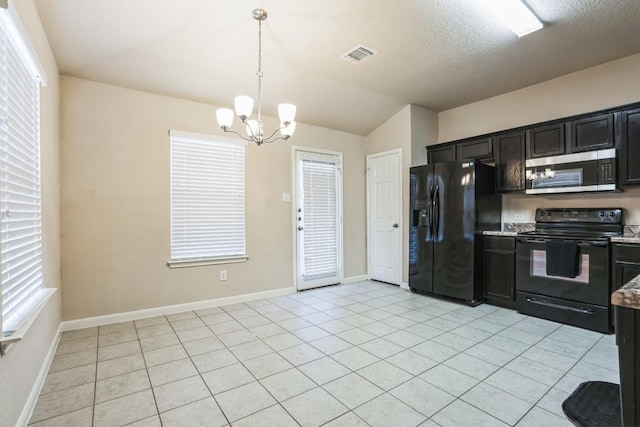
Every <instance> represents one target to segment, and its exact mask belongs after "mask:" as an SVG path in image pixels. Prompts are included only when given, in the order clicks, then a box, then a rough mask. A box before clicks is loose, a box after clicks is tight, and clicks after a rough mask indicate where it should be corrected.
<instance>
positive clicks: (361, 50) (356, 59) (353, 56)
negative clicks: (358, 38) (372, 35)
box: [340, 44, 378, 64]
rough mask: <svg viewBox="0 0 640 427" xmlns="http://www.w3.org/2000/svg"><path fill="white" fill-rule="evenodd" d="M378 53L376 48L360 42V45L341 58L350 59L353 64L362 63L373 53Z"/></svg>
mask: <svg viewBox="0 0 640 427" xmlns="http://www.w3.org/2000/svg"><path fill="white" fill-rule="evenodd" d="M377 54H378V52H376V51H375V50H373V49H370V48H368V47H365V46H362V45H361V44H359V45H358V46H356V47H354V48H353V49H351V50H349V51H348V52H347V53H345V54H344V55H342V56H341V57H340V58H342V59H344V60H345V61H349V62H351V63H352V64H360V63H362V62H364V61H366V60H367V59H369V58H371V57H372V56H373V55H377Z"/></svg>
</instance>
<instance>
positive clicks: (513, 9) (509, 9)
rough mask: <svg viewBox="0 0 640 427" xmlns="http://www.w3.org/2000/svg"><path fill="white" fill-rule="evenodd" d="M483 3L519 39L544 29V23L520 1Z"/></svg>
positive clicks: (489, 0) (486, 1)
mask: <svg viewBox="0 0 640 427" xmlns="http://www.w3.org/2000/svg"><path fill="white" fill-rule="evenodd" d="M481 3H482V4H483V5H484V6H485V7H486V8H487V9H489V10H490V11H491V12H492V13H493V14H494V15H495V16H496V17H497V18H498V19H499V20H500V21H502V23H503V24H505V25H506V26H507V27H509V28H511V31H513V32H514V33H516V34H517V35H518V37H522V36H526V35H527V34H529V33H533V32H534V31H537V30H539V29H540V28H542V22H540V21H539V20H538V18H536V16H535V15H534V14H533V13H532V12H531V11H530V10H529V8H527V6H525V5H524V4H523V3H522V2H521V1H520V0H482V1H481Z"/></svg>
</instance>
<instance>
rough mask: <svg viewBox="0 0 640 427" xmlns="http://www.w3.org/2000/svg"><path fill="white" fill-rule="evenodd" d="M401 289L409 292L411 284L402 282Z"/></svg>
mask: <svg viewBox="0 0 640 427" xmlns="http://www.w3.org/2000/svg"><path fill="white" fill-rule="evenodd" d="M400 287H401V288H402V289H406V290H409V284H408V283H405V282H402V283H400Z"/></svg>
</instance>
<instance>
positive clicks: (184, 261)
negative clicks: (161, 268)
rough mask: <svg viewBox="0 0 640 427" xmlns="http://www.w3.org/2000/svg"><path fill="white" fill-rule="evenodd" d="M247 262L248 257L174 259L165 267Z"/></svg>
mask: <svg viewBox="0 0 640 427" xmlns="http://www.w3.org/2000/svg"><path fill="white" fill-rule="evenodd" d="M248 260H249V257H248V256H246V255H244V256H237V257H227V258H197V259H174V260H171V261H169V262H167V265H168V266H169V268H184V267H201V266H204V265H218V264H236V263H239V262H247V261H248Z"/></svg>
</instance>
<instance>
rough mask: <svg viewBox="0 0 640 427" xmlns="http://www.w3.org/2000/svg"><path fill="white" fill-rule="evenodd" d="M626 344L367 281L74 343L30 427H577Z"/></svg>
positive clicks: (122, 327)
mask: <svg viewBox="0 0 640 427" xmlns="http://www.w3.org/2000/svg"><path fill="white" fill-rule="evenodd" d="M588 380H601V381H609V382H615V383H618V382H619V380H618V362H617V347H616V345H615V337H614V336H612V335H609V336H605V335H602V334H598V333H595V332H590V331H586V330H582V329H578V328H574V327H570V326H566V325H560V324H557V323H554V322H549V321H545V320H540V319H536V318H532V317H528V316H524V315H521V314H518V313H517V312H515V311H512V310H506V309H502V308H498V307H494V306H490V305H486V304H484V305H480V306H478V307H475V308H471V307H467V306H464V305H461V304H457V303H453V302H450V301H444V300H439V299H435V298H431V297H427V296H423V295H416V294H412V293H410V292H409V291H406V290H403V289H400V288H398V287H396V286H391V285H386V284H381V283H376V282H368V281H367V282H360V283H356V284H351V285H339V286H332V287H327V288H321V289H315V290H309V291H305V292H300V293H296V294H292V295H288V296H283V297H279V298H272V299H264V300H258V301H252V302H247V303H244V304H234V305H229V306H224V307H216V308H210V309H205V310H196V311H188V312H184V313H178V314H173V315H169V316H159V317H154V318H148V319H142V320H136V321H132V322H124V323H118V324H112V325H106V326H100V327H97V328H88V329H82V330H76V331H70V332H65V333H63V334H62V337H61V340H60V344H59V345H58V349H57V352H56V355H55V357H54V360H53V363H52V365H51V368H50V370H49V373H48V376H47V379H46V383H45V384H44V387H43V389H42V393H41V395H40V397H39V399H38V403H37V405H36V408H35V411H34V413H33V416H32V418H31V421H30V422H31V424H30V425H33V426H65V427H68V426H92V425H93V426H121V425H129V426H196V425H207V426H226V425H233V426H298V425H300V426H305V427H306V426H320V425H325V426H333V427H337V426H384V427H387V426H397V427H401V426H418V425H420V426H442V427H449V426H456V427H459V426H474V427H479V426H505V425H510V426H514V425H517V426H545V427H548V426H570V425H571V424H570V423H569V422H568V421H566V420H565V418H564V416H563V414H562V409H561V403H562V401H563V400H564V399H565V398H566V397H567V396H568V395H569V394H570V393H571V392H572V391H573V390H574V389H575V387H576V386H577V385H578V384H580V383H581V382H583V381H588Z"/></svg>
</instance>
